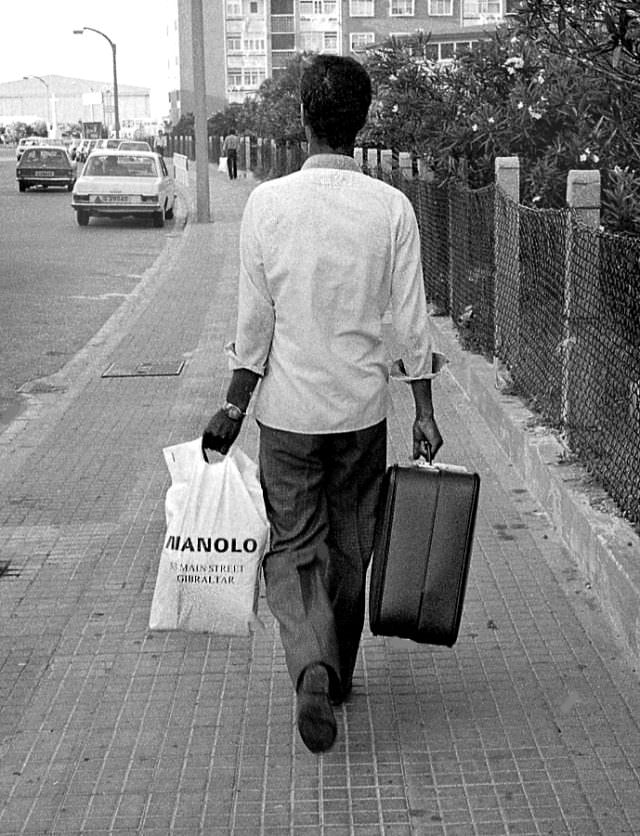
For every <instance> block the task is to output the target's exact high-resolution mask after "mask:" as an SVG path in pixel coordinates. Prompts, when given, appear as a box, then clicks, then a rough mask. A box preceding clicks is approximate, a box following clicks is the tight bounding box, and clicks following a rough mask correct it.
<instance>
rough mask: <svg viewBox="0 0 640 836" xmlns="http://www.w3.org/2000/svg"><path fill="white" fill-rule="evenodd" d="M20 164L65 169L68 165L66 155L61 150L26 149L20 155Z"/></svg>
mask: <svg viewBox="0 0 640 836" xmlns="http://www.w3.org/2000/svg"><path fill="white" fill-rule="evenodd" d="M22 162H23V164H26V163H30V164H32V165H42V166H49V167H53V168H60V167H65V168H66V167H67V166H68V165H69V160H68V158H67V154H66V152H65V151H63V150H62V148H60V149H58V148H27V149H26V151H25V152H24V154H23V155H22Z"/></svg>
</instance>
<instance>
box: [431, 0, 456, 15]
mask: <svg viewBox="0 0 640 836" xmlns="http://www.w3.org/2000/svg"><path fill="white" fill-rule="evenodd" d="M452 14H453V0H429V15H430V16H431V17H445V16H447V15H452Z"/></svg>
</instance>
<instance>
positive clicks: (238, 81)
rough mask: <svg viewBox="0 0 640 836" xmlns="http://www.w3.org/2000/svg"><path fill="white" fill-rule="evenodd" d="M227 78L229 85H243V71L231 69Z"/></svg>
mask: <svg viewBox="0 0 640 836" xmlns="http://www.w3.org/2000/svg"><path fill="white" fill-rule="evenodd" d="M227 80H228V81H227V83H228V85H229V87H242V72H241V71H240V70H229V71H228V73H227Z"/></svg>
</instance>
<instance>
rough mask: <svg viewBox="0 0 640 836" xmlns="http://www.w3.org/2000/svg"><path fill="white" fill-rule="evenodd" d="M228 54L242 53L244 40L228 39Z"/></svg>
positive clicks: (238, 38)
mask: <svg viewBox="0 0 640 836" xmlns="http://www.w3.org/2000/svg"><path fill="white" fill-rule="evenodd" d="M227 52H242V38H240V37H239V36H237V37H236V36H235V35H234V36H233V37H228V38H227Z"/></svg>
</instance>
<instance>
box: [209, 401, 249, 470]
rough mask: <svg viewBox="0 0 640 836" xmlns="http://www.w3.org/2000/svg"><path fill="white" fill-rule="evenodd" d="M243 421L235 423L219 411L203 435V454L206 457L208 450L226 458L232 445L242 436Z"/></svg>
mask: <svg viewBox="0 0 640 836" xmlns="http://www.w3.org/2000/svg"><path fill="white" fill-rule="evenodd" d="M241 429H242V421H241V420H240V421H234V420H233V419H231V418H229V416H228V415H227V414H226V412H224V411H223V410H222V409H219V410H218V411H217V412H216V414H215V415H214V416H213V417H212V418H211V420H210V421H209V423H208V424H207V426H206V427H205V429H204V432H203V433H202V452H203V455H204V457H205V459H206V458H207V456H206V452H205V451H206V450H214V451H215V452H216V453H222V455H223V456H225V455H226V454H227V453H228V452H229V449H230V448H231V445H232V444H233V442H234V441H235V440H236V438H237V437H238V436H239V435H240V430H241Z"/></svg>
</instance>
